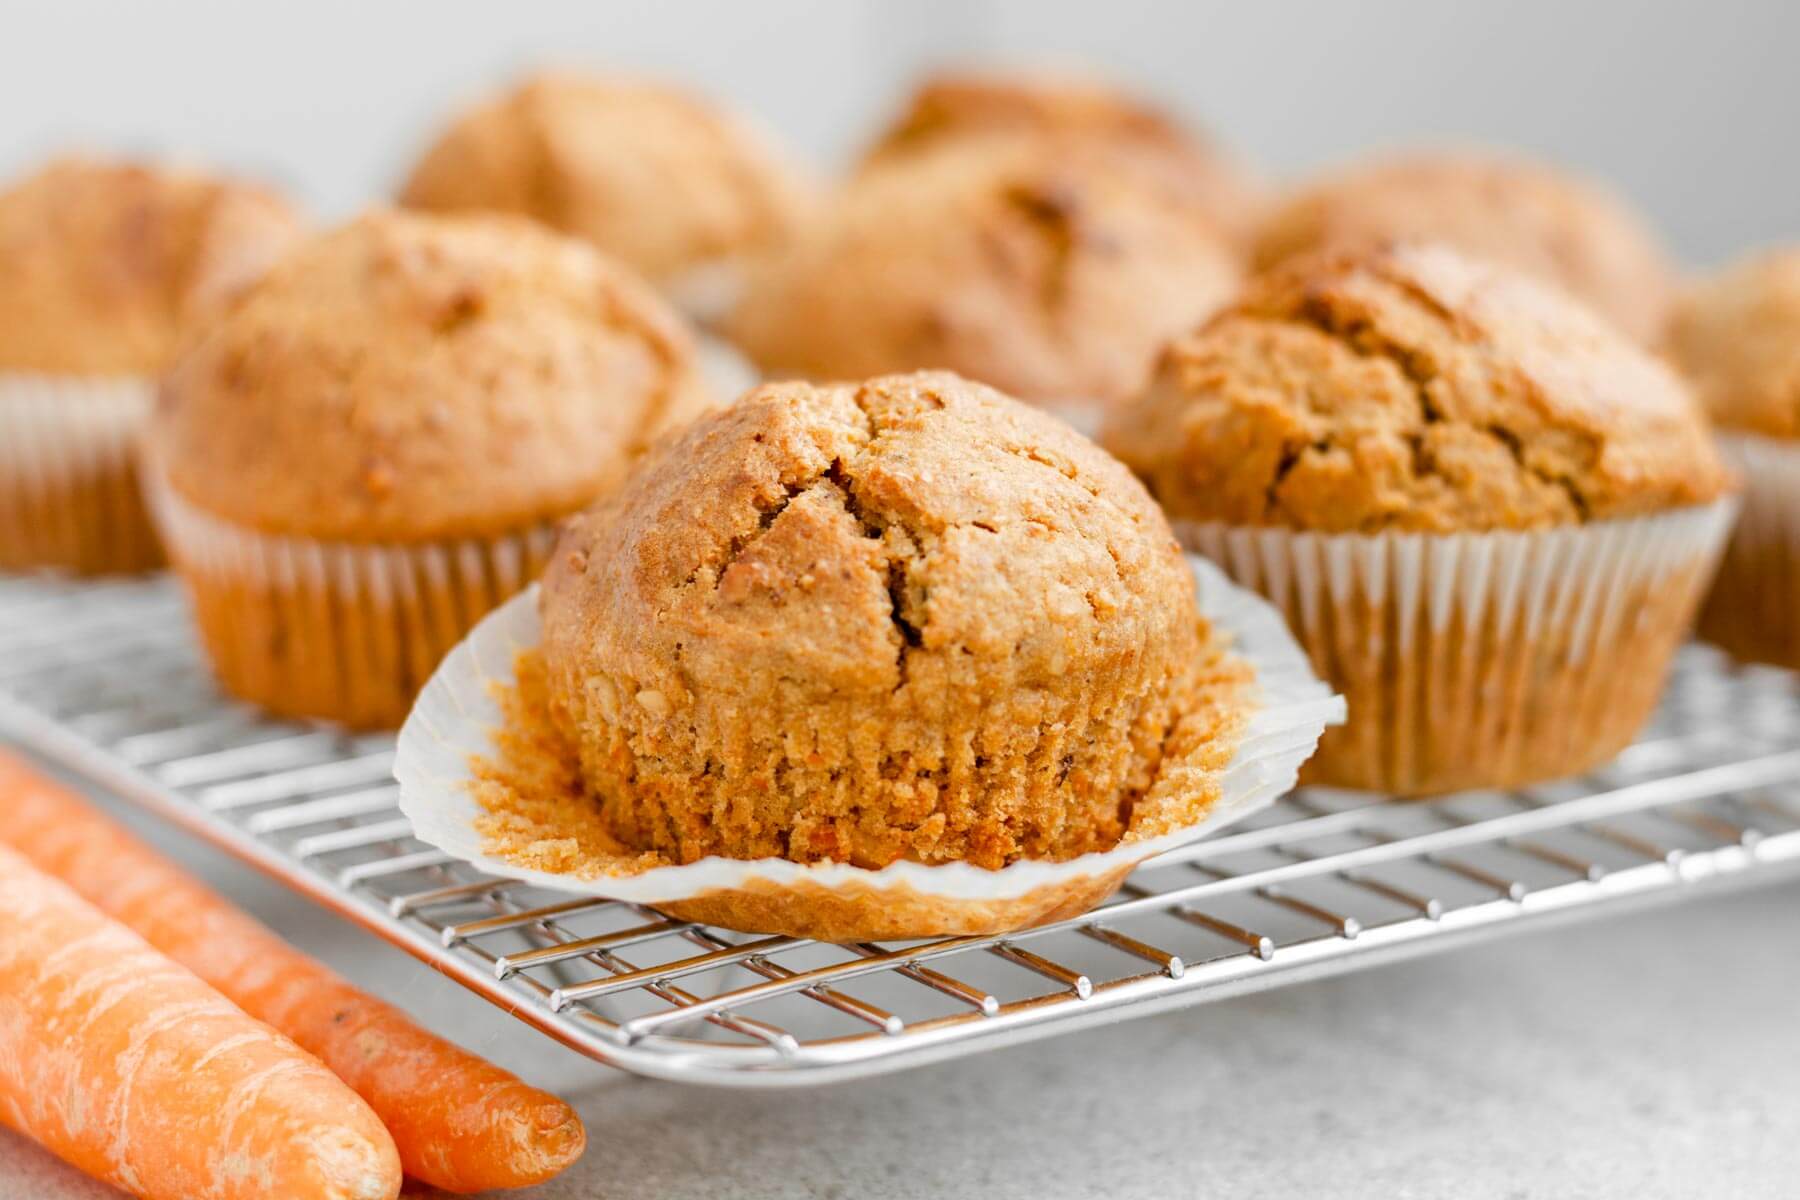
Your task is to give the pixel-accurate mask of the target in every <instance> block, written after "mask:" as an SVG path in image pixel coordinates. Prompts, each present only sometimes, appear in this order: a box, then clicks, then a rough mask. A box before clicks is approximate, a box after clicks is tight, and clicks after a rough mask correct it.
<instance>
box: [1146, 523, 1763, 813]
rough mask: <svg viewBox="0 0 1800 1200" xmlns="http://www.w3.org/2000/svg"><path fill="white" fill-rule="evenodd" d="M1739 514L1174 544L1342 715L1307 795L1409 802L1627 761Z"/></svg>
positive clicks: (1268, 534)
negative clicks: (1265, 610)
mask: <svg viewBox="0 0 1800 1200" xmlns="http://www.w3.org/2000/svg"><path fill="white" fill-rule="evenodd" d="M1735 509H1736V501H1735V499H1728V500H1723V501H1719V502H1717V503H1714V504H1711V505H1705V506H1700V507H1695V508H1689V509H1682V510H1678V511H1674V512H1669V513H1662V514H1657V515H1654V516H1649V517H1640V518H1633V519H1630V520H1621V521H1602V522H1594V523H1592V524H1589V525H1581V526H1570V527H1566V528H1561V529H1554V530H1545V531H1540V532H1516V533H1515V532H1505V533H1489V534H1380V535H1361V534H1316V533H1304V532H1295V531H1291V530H1281V529H1261V528H1245V527H1232V526H1227V525H1223V524H1219V523H1180V522H1178V523H1177V524H1176V532H1177V534H1178V536H1180V537H1181V539H1182V540H1183V541H1184V542H1185V543H1186V544H1187V545H1188V547H1189V548H1190V549H1193V550H1195V551H1197V552H1199V553H1201V554H1204V555H1206V556H1207V557H1209V558H1211V559H1212V560H1213V561H1215V562H1217V563H1218V564H1219V565H1220V566H1222V567H1223V568H1224V569H1225V571H1226V572H1227V574H1229V575H1230V576H1231V577H1232V578H1234V579H1236V580H1237V581H1238V582H1239V583H1241V584H1243V585H1244V586H1246V587H1250V588H1254V589H1255V590H1257V591H1259V592H1261V593H1263V595H1265V596H1267V597H1268V598H1269V599H1270V600H1272V601H1273V602H1274V603H1275V605H1276V606H1277V607H1278V608H1279V609H1280V610H1281V611H1282V613H1283V615H1284V616H1286V618H1287V620H1288V623H1289V626H1290V627H1291V628H1292V629H1293V630H1294V632H1295V634H1296V636H1297V637H1298V638H1299V639H1300V641H1301V643H1302V644H1303V645H1304V646H1305V647H1306V648H1307V651H1308V653H1309V654H1310V655H1311V656H1312V661H1313V665H1314V666H1315V668H1316V669H1317V670H1318V671H1319V673H1320V674H1321V675H1322V676H1324V677H1325V678H1326V679H1327V680H1328V681H1329V682H1331V683H1332V684H1333V686H1335V687H1336V688H1338V689H1339V690H1341V691H1342V692H1343V693H1344V695H1345V698H1346V699H1347V700H1348V701H1349V705H1350V719H1349V721H1348V722H1347V723H1346V724H1345V725H1343V726H1342V727H1340V728H1337V729H1333V730H1329V731H1327V732H1326V734H1325V736H1324V737H1323V739H1321V741H1320V743H1319V753H1318V754H1317V755H1316V756H1315V757H1314V758H1313V759H1312V760H1311V761H1310V762H1309V763H1308V764H1307V766H1306V768H1305V770H1304V771H1303V772H1302V774H1301V780H1302V782H1305V783H1314V784H1322V785H1326V786H1331V787H1344V788H1356V789H1362V790H1368V791H1380V792H1386V793H1389V794H1391V795H1395V796H1400V797H1416V796H1427V795H1435V794H1439V793H1443V792H1454V791H1465V790H1469V789H1473V788H1511V787H1521V786H1524V785H1526V784H1531V783H1538V782H1542V781H1545V780H1549V779H1556V778H1561V777H1564V776H1568V775H1575V774H1579V773H1581V772H1583V771H1585V770H1588V769H1590V768H1592V767H1595V766H1597V765H1599V764H1600V763H1603V762H1605V761H1607V760H1608V759H1610V758H1612V757H1613V756H1614V755H1616V754H1617V753H1618V752H1619V751H1620V750H1622V749H1623V748H1624V747H1625V746H1626V745H1628V744H1629V743H1630V741H1631V739H1632V738H1633V737H1634V736H1635V735H1636V734H1637V731H1638V730H1639V729H1640V728H1642V726H1643V724H1644V722H1645V721H1646V720H1648V719H1649V717H1650V714H1651V712H1652V711H1653V710H1654V709H1655V707H1656V702H1657V699H1658V697H1659V696H1660V694H1661V692H1662V685H1663V681H1664V679H1665V677H1666V675H1667V673H1668V668H1669V663H1670V660H1671V659H1672V658H1673V656H1674V652H1675V649H1676V647H1677V646H1678V645H1679V644H1680V643H1681V641H1682V639H1683V637H1684V636H1685V635H1686V633H1687V631H1688V629H1689V626H1690V624H1691V623H1692V620H1693V617H1694V612H1695V609H1696V608H1697V606H1698V604H1699V601H1700V597H1701V596H1702V595H1703V593H1704V592H1705V589H1706V585H1707V583H1708V582H1709V581H1710V580H1711V578H1712V574H1713V571H1714V568H1715V566H1716V564H1717V561H1718V556H1719V552H1720V548H1721V546H1722V545H1723V542H1724V539H1725V535H1726V532H1727V531H1728V530H1729V529H1730V526H1731V520H1732V517H1733V515H1734V514H1735Z"/></svg>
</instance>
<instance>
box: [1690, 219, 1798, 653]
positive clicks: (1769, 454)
mask: <svg viewBox="0 0 1800 1200" xmlns="http://www.w3.org/2000/svg"><path fill="white" fill-rule="evenodd" d="M1669 350H1670V352H1671V354H1672V355H1673V356H1674V358H1675V360H1676V362H1677V364H1678V365H1679V366H1680V367H1681V368H1682V369H1683V370H1684V371H1686V372H1687V374H1688V377H1689V379H1690V380H1692V382H1693V384H1694V387H1695V389H1696V390H1697V391H1698V392H1699V394H1700V398H1701V400H1702V402H1703V403H1704V404H1705V406H1706V408H1707V409H1708V410H1709V411H1710V412H1711V414H1712V418H1713V420H1714V422H1716V423H1717V425H1718V427H1719V429H1720V431H1721V437H1720V444H1721V445H1722V446H1723V448H1724V450H1725V453H1726V456H1727V457H1728V458H1730V459H1732V460H1733V462H1734V463H1735V464H1736V465H1737V467H1738V468H1739V469H1740V470H1741V472H1742V473H1743V475H1744V478H1745V483H1746V487H1745V492H1744V514H1743V516H1742V517H1741V518H1740V519H1739V521H1738V524H1737V529H1736V531H1735V532H1734V533H1733V535H1732V539H1731V545H1730V547H1729V548H1728V549H1727V550H1726V552H1725V560H1724V563H1723V564H1722V565H1721V567H1720V570H1719V578H1718V581H1717V583H1715V585H1714V587H1713V590H1712V594H1711V596H1710V597H1709V599H1708V600H1707V603H1706V606H1705V608H1704V609H1703V610H1702V611H1701V614H1700V633H1701V635H1702V636H1704V637H1706V638H1708V639H1709V640H1711V641H1714V642H1717V643H1718V644H1719V645H1721V646H1724V647H1725V648H1726V649H1728V650H1730V651H1731V652H1732V653H1733V654H1736V655H1739V656H1740V657H1743V658H1750V659H1757V660H1760V661H1764V662H1773V663H1779V664H1781V665H1782V666H1786V667H1794V668H1800V247H1788V248H1784V249H1778V250H1770V251H1765V252H1763V253H1761V254H1758V255H1756V256H1754V257H1752V258H1749V259H1746V260H1744V261H1743V262H1740V263H1738V264H1736V265H1735V266H1732V267H1731V268H1729V269H1727V270H1725V271H1723V272H1721V273H1719V274H1718V275H1717V276H1716V277H1714V278H1712V279H1710V280H1708V281H1706V282H1705V283H1703V284H1701V285H1700V286H1698V287H1696V288H1695V289H1694V290H1693V291H1692V293H1690V294H1689V295H1688V296H1687V297H1686V299H1685V300H1684V301H1683V303H1682V304H1681V306H1680V307H1679V308H1678V309H1677V312H1676V317H1675V321H1674V323H1673V327H1672V331H1671V336H1670V342H1669Z"/></svg>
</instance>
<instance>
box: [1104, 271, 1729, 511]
mask: <svg viewBox="0 0 1800 1200" xmlns="http://www.w3.org/2000/svg"><path fill="white" fill-rule="evenodd" d="M1103 440H1104V441H1105V443H1106V445H1107V447H1108V448H1109V449H1111V450H1112V451H1113V453H1115V454H1117V455H1119V457H1120V458H1122V459H1123V460H1124V461H1125V462H1126V463H1128V464H1129V465H1130V466H1131V467H1133V469H1135V470H1136V471H1137V472H1138V473H1139V475H1141V476H1142V477H1143V478H1144V479H1145V480H1146V481H1147V482H1148V484H1149V486H1150V490H1151V492H1152V493H1153V494H1154V495H1156V496H1157V498H1158V499H1159V500H1160V501H1161V502H1162V503H1163V505H1164V507H1165V508H1166V509H1167V510H1168V512H1169V514H1170V515H1171V516H1173V517H1181V518H1186V519H1190V520H1198V521H1207V520H1219V521H1226V522H1230V523H1234V524H1245V525H1282V526H1290V527H1294V528H1300V529H1314V530H1321V531H1327V532H1357V531H1361V532H1374V531H1377V530H1385V529H1399V530H1420V531H1450V530H1493V529H1532V528H1541V527H1545V526H1550V525H1556V524H1565V523H1571V522H1578V521H1587V520H1598V519H1602V518H1608V517H1623V516H1630V515H1633V514H1637V513H1645V512H1654V511H1657V510H1661V509H1667V508H1672V507H1677V506H1682V505H1689V504H1697V503H1701V502H1704V501H1708V500H1712V499H1714V498H1716V497H1718V496H1719V495H1720V494H1722V493H1723V492H1724V491H1726V490H1727V489H1728V488H1729V487H1730V486H1731V480H1730V475H1729V473H1728V472H1727V471H1726V469H1725V468H1724V466H1723V464H1722V463H1721V461H1720V459H1719V456H1718V451H1717V448H1716V446H1715V445H1714V443H1713V440H1712V438H1711V436H1710V434H1709V432H1708V430H1707V427H1706V423H1705V420H1704V418H1703V417H1702V416H1701V414H1700V412H1699V409H1698V406H1697V405H1696V404H1695V403H1694V402H1693V400H1692V398H1691V397H1690V396H1689V394H1688V393H1687V391H1686V389H1685V388H1684V387H1683V386H1682V384H1681V382H1680V381H1679V380H1678V379H1677V378H1676V377H1675V376H1674V375H1673V373H1672V372H1670V371H1668V370H1667V369H1665V368H1664V367H1663V366H1662V365H1661V364H1660V363H1659V362H1657V361H1656V360H1655V359H1653V358H1651V357H1650V356H1649V355H1648V354H1646V353H1644V352H1643V351H1641V350H1639V349H1638V348H1637V347H1635V346H1634V345H1632V344H1631V343H1629V342H1627V341H1626V340H1625V339H1624V338H1622V337H1620V336H1619V335H1618V334H1616V333H1615V332H1613V331H1612V329H1611V328H1610V327H1608V326H1607V325H1605V323H1604V322H1602V321H1600V320H1598V319H1597V318H1595V317H1593V316H1591V315H1589V313H1588V312H1587V311H1586V310H1585V309H1584V308H1582V307H1581V306H1580V305H1578V304H1575V303H1573V302H1571V301H1569V300H1567V299H1565V298H1564V297H1562V296H1561V295H1559V294H1557V293H1556V292H1554V291H1552V290H1551V289H1548V288H1545V287H1542V286H1540V285H1538V284H1536V283H1535V282H1533V281H1531V280H1529V279H1527V278H1525V277H1524V276H1522V275H1519V274H1517V273H1514V272H1511V271H1508V270H1505V269H1503V268H1500V267H1497V266H1494V265H1493V264H1490V263H1482V262H1477V261H1475V260H1472V259H1467V258H1464V257H1462V256H1461V255H1459V254H1458V253H1456V252H1455V251H1453V250H1451V249H1449V248H1447V247H1443V246H1402V247H1397V248H1390V249H1382V250H1369V251H1361V252H1356V251H1341V252H1329V253H1324V254H1321V255H1318V256H1314V257H1311V258H1304V259H1300V260H1296V261H1294V262H1291V263H1289V264H1287V265H1286V266H1284V267H1282V268H1280V269H1277V270H1276V271H1273V272H1271V273H1269V274H1267V275H1264V276H1261V277H1258V278H1257V279H1255V280H1253V281H1252V283H1251V284H1250V286H1249V287H1248V288H1247V290H1246V291H1245V292H1244V294H1243V295H1242V296H1241V297H1240V298H1239V299H1238V301H1237V302H1236V303H1234V304H1233V305H1232V306H1231V308H1229V309H1228V310H1226V311H1225V312H1223V313H1221V314H1220V315H1219V316H1217V317H1216V318H1214V319H1213V320H1212V321H1211V322H1210V323H1208V324H1207V325H1205V326H1203V327H1202V328H1201V329H1199V330H1198V331H1196V332H1195V333H1193V334H1192V335H1190V336H1189V337H1186V338H1183V339H1180V340H1179V341H1177V342H1175V343H1174V344H1173V345H1172V346H1171V347H1170V348H1169V350H1168V351H1167V352H1166V354H1165V355H1164V357H1163V360H1162V363H1161V365H1160V368H1159V370H1158V372H1157V375H1156V377H1155V379H1154V380H1153V382H1152V383H1151V385H1150V387H1149V388H1148V390H1147V391H1145V393H1144V394H1143V395H1142V396H1140V397H1139V398H1138V400H1137V401H1136V402H1135V403H1134V404H1133V405H1131V406H1130V407H1128V408H1127V409H1125V410H1124V411H1122V412H1121V413H1119V414H1118V415H1117V417H1116V418H1115V420H1114V421H1113V423H1112V424H1111V426H1110V427H1109V428H1108V430H1107V431H1106V433H1105V434H1104V435H1103Z"/></svg>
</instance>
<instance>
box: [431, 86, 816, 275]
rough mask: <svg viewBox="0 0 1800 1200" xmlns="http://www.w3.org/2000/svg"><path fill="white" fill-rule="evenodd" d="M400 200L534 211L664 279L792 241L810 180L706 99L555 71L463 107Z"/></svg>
mask: <svg viewBox="0 0 1800 1200" xmlns="http://www.w3.org/2000/svg"><path fill="white" fill-rule="evenodd" d="M401 202H402V203H403V204H406V205H408V206H410V207H414V208H425V209H434V210H439V211H452V210H469V209H479V210H488V211H495V212H508V213H516V214H519V215H523V216H529V217H532V218H534V219H536V220H538V221H541V222H543V223H544V224H547V225H549V226H551V227H552V228H554V229H558V230H561V231H563V232H564V233H569V234H572V235H575V236H577V237H582V238H585V239H587V240H588V241H591V242H593V243H594V244H595V245H596V246H598V247H600V248H601V249H602V250H604V251H606V252H607V253H608V254H611V255H614V256H615V257H617V258H618V259H620V260H621V261H623V262H625V263H628V264H630V265H631V266H632V267H634V268H636V269H637V270H638V271H640V272H642V273H643V274H644V275H645V276H647V277H649V278H651V279H653V280H658V281H661V280H664V279H667V278H669V277H670V276H672V275H675V274H677V273H679V272H680V271H682V270H684V269H686V268H689V267H694V266H697V265H701V264H705V263H708V262H713V261H717V260H720V259H730V258H737V257H741V256H745V255H755V254H760V253H763V252H766V251H768V250H770V249H771V248H773V247H775V246H777V245H780V244H782V243H783V242H785V241H786V240H787V239H788V238H789V237H791V236H792V234H793V232H794V230H795V229H796V227H797V226H798V225H799V223H800V221H801V220H802V219H803V217H804V215H805V213H806V212H807V210H808V208H809V207H810V201H809V197H808V188H807V187H806V186H805V185H804V183H803V182H802V181H801V180H800V179H799V178H798V177H797V176H796V174H795V173H794V171H793V169H792V168H791V167H790V166H789V165H788V164H787V163H785V162H783V161H782V160H781V159H780V158H779V157H778V156H777V155H776V154H775V153H774V152H773V150H771V148H770V147H768V146H767V145H765V144H764V142H763V140H762V138H761V137H760V136H759V135H758V134H757V132H756V131H755V130H752V129H750V128H748V127H746V126H745V125H743V124H741V123H740V122H738V121H737V120H736V119H734V118H733V117H732V116H731V115H730V114H728V113H725V112H722V111H720V110H718V109H716V108H714V107H713V106H711V105H710V104H708V103H706V102H705V101H704V100H702V99H700V98H699V97H697V96H693V95H690V94H688V93H686V92H683V91H681V90H679V89H677V88H672V87H667V86H664V85H660V84H656V83H651V82H648V81H642V80H627V79H617V78H605V79H601V78H589V77H584V76H580V75H575V74H561V73H552V74H544V75H538V76H535V77H533V78H530V79H527V80H526V81H524V82H523V83H522V84H520V85H519V86H518V87H517V88H515V89H513V90H512V91H510V92H508V93H506V94H505V95H503V96H499V97H497V98H494V99H491V100H488V101H486V102H484V103H482V104H479V105H477V106H476V107H474V108H472V109H470V110H469V111H468V112H467V113H465V114H464V115H463V116H461V117H459V118H458V119H457V120H456V121H455V122H454V123H452V124H451V126H450V128H449V129H448V130H446V131H445V133H444V134H443V135H442V136H441V137H440V138H439V140H438V141H437V143H436V144H434V145H433V146H432V147H431V149H430V150H429V151H427V153H426V154H425V157H424V158H423V159H422V160H421V161H420V163H419V164H418V166H417V167H416V168H415V169H414V171H413V174H412V177H411V178H410V179H409V180H408V181H407V182H406V185H405V187H404V188H403V189H402V191H401Z"/></svg>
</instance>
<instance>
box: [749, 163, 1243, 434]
mask: <svg viewBox="0 0 1800 1200" xmlns="http://www.w3.org/2000/svg"><path fill="white" fill-rule="evenodd" d="M1236 282H1237V268H1236V264H1235V262H1234V260H1233V257H1232V255H1231V253H1230V251H1229V250H1228V249H1227V247H1226V245H1225V243H1224V242H1223V241H1222V240H1221V238H1220V236H1219V235H1218V234H1217V233H1216V232H1215V231H1213V230H1212V229H1211V228H1210V226H1208V225H1207V224H1206V223H1205V222H1202V221H1199V220H1197V219H1196V218H1194V217H1193V216H1192V215H1191V213H1189V212H1188V211H1186V210H1185V209H1184V208H1183V207H1182V206H1180V205H1179V204H1177V203H1175V202H1174V201H1172V200H1171V199H1169V198H1168V197H1167V195H1166V194H1164V193H1162V192H1160V191H1158V190H1157V189H1153V188H1147V187H1144V186H1142V185H1140V184H1138V183H1135V182H1133V181H1132V180H1130V179H1129V178H1127V177H1125V176H1123V175H1121V174H1119V173H1118V172H1117V171H1114V170H1112V169H1111V168H1110V167H1109V166H1108V165H1107V164H1106V162H1105V161H1104V159H1098V158H1095V157H1094V156H1091V155H1084V154H1081V153H1077V152H1075V151H1073V150H1070V151H1068V152H1058V151H1056V150H1053V149H1052V148H1051V147H1049V146H1047V145H1045V144H1043V143H1041V142H1037V141H1029V140H1017V139H1010V138H1007V139H998V140H995V139H985V140H959V141H957V142H954V143H952V144H948V145H945V146H942V147H939V148H937V149H934V150H931V151H921V152H920V153H918V154H915V155H908V156H906V157H904V158H900V159H897V160H895V161H893V162H891V163H886V164H883V165H880V166H877V167H873V168H870V169H869V170H867V171H865V172H864V173H863V174H861V175H860V176H858V177H857V178H856V179H855V180H854V181H852V182H851V183H850V184H849V185H848V186H847V187H846V188H845V190H844V192H843V194H842V195H841V196H840V198H839V200H838V202H837V204H836V206H835V207H834V209H833V211H832V212H831V213H830V214H829V215H828V216H827V218H826V219H825V220H824V221H822V222H821V223H820V224H819V226H818V227H817V228H815V229H812V230H810V231H809V232H808V234H807V236H806V237H804V238H803V239H802V241H801V242H800V243H799V244H798V245H796V247H795V248H794V250H793V252H792V253H791V254H789V255H788V256H787V257H786V258H785V259H784V260H783V261H782V262H781V263H780V264H779V265H778V266H776V267H774V268H773V269H771V270H768V271H766V272H763V273H761V274H760V275H759V276H758V277H757V278H755V279H753V281H752V284H751V286H750V288H749V292H748V294H747V295H746V297H745V299H744V302H743V304H742V305H740V307H739V308H738V310H737V312H736V313H735V314H734V317H733V320H732V324H731V329H730V333H731V335H732V336H733V338H734V340H736V341H737V342H738V344H739V345H740V346H742V347H743V348H744V350H745V351H746V352H747V353H748V354H749V355H750V357H751V358H753V359H755V360H756V362H757V363H758V364H759V365H760V366H761V367H762V368H763V369H764V372H765V374H769V375H780V374H784V373H794V374H798V375H800V376H803V377H807V378H811V379H860V378H863V377H866V376H869V375H877V374H881V373H883V372H887V371H905V370H918V369H935V368H942V369H946V370H953V371H956V372H958V373H960V374H963V375H966V376H969V377H970V378H974V379H979V380H981V381H982V382H984V383H987V384H991V385H992V386H994V387H998V388H1000V389H1002V390H1003V391H1006V392H1008V393H1009V394H1011V395H1015V396H1018V397H1020V398H1021V399H1025V400H1030V401H1033V402H1036V403H1041V404H1048V405H1059V406H1070V407H1080V408H1094V407H1104V406H1105V405H1107V404H1109V403H1112V402H1114V401H1116V400H1118V399H1121V398H1123V397H1124V396H1125V395H1127V394H1129V393H1130V391H1131V390H1132V389H1134V388H1136V387H1137V386H1138V385H1139V384H1140V383H1141V382H1142V381H1143V378H1144V376H1145V374H1146V373H1147V372H1148V370H1149V367H1150V364H1151V361H1152V359H1153V358H1154V356H1155V353H1156V350H1157V347H1158V346H1160V345H1161V344H1162V342H1163V341H1165V340H1166V339H1167V338H1169V337H1171V336H1173V335H1174V334H1176V333H1178V332H1180V331H1182V330H1184V329H1187V328H1190V327H1191V326H1192V325H1193V324H1194V322H1196V321H1198V320H1199V319H1200V318H1201V317H1203V316H1204V315H1206V314H1207V313H1209V312H1211V311H1212V310H1213V309H1214V308H1216V307H1217V306H1218V305H1219V304H1221V303H1223V302H1224V300H1225V299H1226V298H1227V297H1228V296H1229V295H1230V293H1231V289H1232V288H1233V287H1234V286H1235V284H1236Z"/></svg>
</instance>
